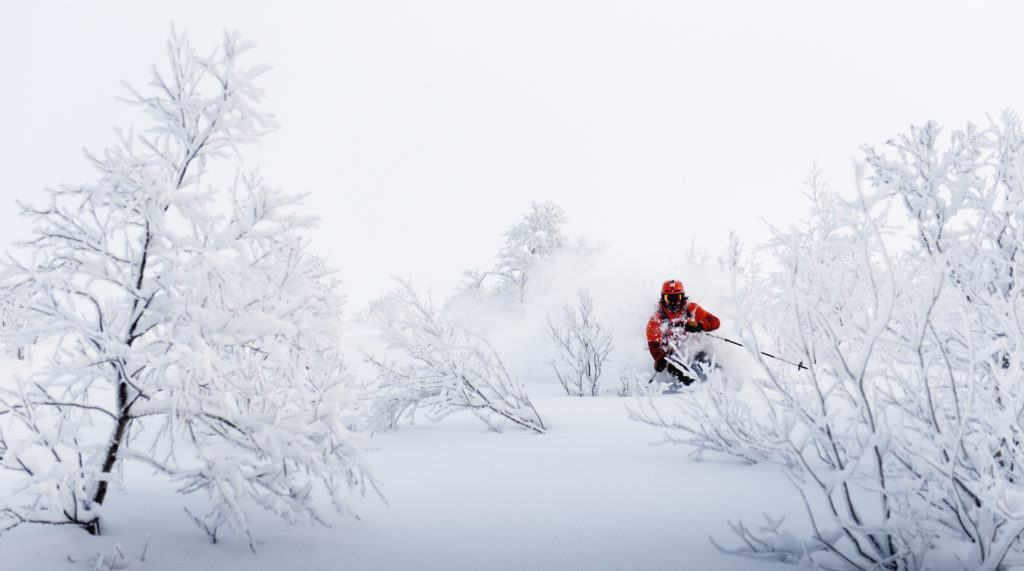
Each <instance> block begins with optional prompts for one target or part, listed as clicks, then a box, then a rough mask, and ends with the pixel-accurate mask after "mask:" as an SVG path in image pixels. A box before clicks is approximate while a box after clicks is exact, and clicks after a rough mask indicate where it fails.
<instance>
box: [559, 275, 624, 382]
mask: <svg viewBox="0 0 1024 571" xmlns="http://www.w3.org/2000/svg"><path fill="white" fill-rule="evenodd" d="M548 336H549V337H550V338H551V340H552V341H554V342H555V345H556V346H557V347H558V354H557V355H556V356H555V357H554V358H553V359H552V360H551V361H550V362H551V366H552V368H553V369H554V370H555V375H556V376H557V377H558V381H559V382H560V383H561V384H562V388H563V389H565V392H566V394H568V395H569V396H586V395H590V396H597V394H598V384H599V383H600V380H601V370H602V368H603V366H604V362H605V360H606V359H607V358H608V353H610V352H611V350H612V336H611V332H609V331H607V330H606V329H604V328H603V327H602V326H601V324H600V323H599V322H598V321H597V317H596V316H595V315H594V298H593V297H591V295H590V292H589V291H588V290H586V289H580V290H579V291H577V292H576V305H575V306H573V305H566V306H565V307H563V308H562V315H561V319H560V320H558V321H555V320H554V319H552V317H551V316H550V315H548Z"/></svg>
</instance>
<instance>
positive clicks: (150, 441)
mask: <svg viewBox="0 0 1024 571" xmlns="http://www.w3.org/2000/svg"><path fill="white" fill-rule="evenodd" d="M246 49H247V44H245V43H243V42H241V41H240V40H239V39H238V38H237V37H236V36H235V35H226V36H225V39H224V42H223V45H222V46H221V47H220V49H218V50H216V51H215V52H214V53H213V54H212V55H210V56H209V57H202V56H200V55H199V54H197V53H196V52H195V50H194V49H193V48H192V46H191V45H190V43H189V42H188V39H187V38H186V37H185V36H178V35H176V34H174V35H173V36H172V39H171V41H170V42H169V55H170V70H169V72H168V73H166V74H164V73H160V72H159V71H157V70H156V69H154V72H153V77H152V80H151V82H150V87H151V90H150V93H149V94H143V93H140V92H137V91H134V90H133V91H132V94H133V100H132V103H133V104H134V105H136V106H138V107H139V108H140V109H141V110H142V111H143V112H144V113H145V114H146V116H147V117H148V118H149V119H150V121H151V122H152V127H151V128H150V129H148V130H146V131H145V134H141V135H137V136H132V135H131V134H127V133H124V134H122V139H121V141H120V144H119V145H118V146H115V147H112V148H109V149H107V150H106V151H105V152H104V153H102V154H101V155H90V159H91V160H92V163H93V164H94V166H95V167H96V169H97V170H98V172H99V178H98V179H97V180H96V181H94V182H92V183H89V184H85V185H81V186H74V187H66V188H61V189H59V190H53V191H51V192H50V200H49V204H47V205H45V206H42V207H39V208H31V207H25V214H26V215H27V216H29V217H30V218H32V219H33V221H34V235H33V238H32V239H31V241H29V242H27V243H26V249H27V254H26V255H25V256H23V258H24V259H23V260H22V261H19V262H11V263H9V264H7V266H6V267H5V268H4V273H3V280H4V281H3V288H4V289H3V291H4V293H5V295H6V297H7V298H8V300H9V301H10V307H13V308H16V309H18V310H19V311H20V312H22V315H21V317H22V318H23V319H24V323H26V324H27V325H26V326H25V327H24V328H23V329H22V330H20V331H17V332H15V333H16V334H17V335H18V336H19V337H21V338H24V339H32V338H36V337H38V338H39V339H40V341H39V343H38V345H37V347H46V348H47V349H48V350H49V351H50V353H51V354H50V355H48V357H49V359H47V361H46V362H45V363H35V364H34V367H33V371H32V372H31V374H29V375H28V376H26V377H24V378H22V379H20V380H19V382H18V383H16V384H15V385H14V386H5V387H4V388H3V390H2V391H0V458H2V459H0V466H2V467H3V468H4V469H7V470H11V471H14V472H16V473H18V474H20V476H21V478H20V480H18V482H17V484H16V491H15V492H14V493H13V494H12V495H10V496H5V497H3V498H2V501H3V505H2V506H0V528H3V527H10V526H13V525H18V524H21V523H46V524H73V525H79V526H82V527H84V528H86V529H87V530H88V531H90V532H92V533H99V532H100V522H101V516H102V513H103V512H102V510H101V507H102V505H103V503H104V500H105V498H106V495H107V493H108V491H110V490H111V489H114V488H115V487H116V486H117V485H118V484H119V481H120V478H121V477H122V474H123V471H122V470H121V469H120V468H121V466H122V464H124V463H125V462H127V461H133V462H139V463H142V464H144V465H147V466H149V467H151V468H153V469H154V470H155V472H156V473H158V474H160V475H162V476H163V477H166V478H167V479H169V480H170V481H172V482H174V483H176V484H177V486H178V488H179V490H180V491H181V492H182V493H185V494H190V493H195V492H198V493H203V494H206V495H207V496H208V498H209V500H210V503H209V511H208V513H206V514H203V515H200V516H196V519H197V521H199V522H200V524H201V525H202V526H203V528H204V529H206V530H207V532H208V533H210V535H211V537H215V536H216V531H217V530H218V529H220V528H228V529H231V530H233V531H235V532H238V533H240V534H243V535H248V533H249V524H248V517H247V516H246V512H247V510H248V509H250V507H252V506H260V507H262V508H265V509H266V510H269V511H271V512H273V513H275V514H278V515H280V516H281V517H283V518H285V519H287V520H289V521H298V520H310V521H318V520H320V519H321V515H320V513H319V512H320V510H319V509H318V506H319V505H321V504H322V503H323V502H321V501H319V500H318V498H317V496H318V493H322V494H326V497H327V498H329V500H330V502H331V503H332V505H333V506H334V507H335V508H336V509H337V510H338V511H339V512H342V513H346V512H347V511H348V510H347V508H346V505H345V498H344V493H345V492H346V491H347V490H348V489H350V488H361V487H362V486H363V485H364V484H365V483H366V482H367V481H371V482H372V479H370V478H369V477H368V475H367V474H368V473H367V470H366V466H365V465H364V462H363V460H362V456H361V455H360V452H359V449H358V442H359V438H357V437H356V435H355V434H354V433H353V428H356V427H357V426H358V425H359V424H360V422H362V421H361V420H360V414H361V413H360V412H359V410H358V407H357V403H356V399H357V396H358V395H357V394H356V393H355V392H354V391H353V390H352V389H350V388H349V387H348V386H347V383H348V378H347V376H346V375H345V373H344V367H343V362H342V360H341V356H340V354H339V353H338V351H337V350H336V345H335V343H336V338H337V335H336V332H335V331H336V324H337V319H338V315H339V311H340V296H339V294H338V293H337V291H336V289H335V285H334V279H333V277H332V274H331V272H330V271H329V270H328V269H327V268H326V267H325V264H324V262H323V260H321V259H319V258H317V257H316V256H314V255H313V254H311V253H310V252H308V251H307V249H306V245H305V244H306V242H305V241H304V239H303V238H302V233H303V231H304V230H305V229H306V228H307V227H308V226H309V225H310V220H309V219H307V218H303V217H299V216H297V215H296V214H295V210H296V209H297V208H298V205H299V201H298V199H297V198H295V197H291V196H287V195H285V194H283V193H281V192H280V191H277V190H275V189H272V188H269V187H267V186H266V185H265V184H263V182H262V181H261V180H260V179H259V178H258V177H257V176H255V175H251V174H239V175H237V177H236V179H235V182H234V184H233V185H228V186H218V185H217V184H216V183H215V181H216V179H215V178H211V177H212V176H213V175H212V173H211V171H209V170H208V167H209V166H210V165H212V164H222V165H224V164H226V163H232V164H231V166H232V167H233V168H239V167H240V166H241V163H240V156H239V155H238V152H239V150H240V148H241V147H242V145H243V144H245V143H251V142H254V141H256V140H258V139H259V137H260V136H261V135H263V134H264V133H265V132H266V131H267V130H268V129H269V128H271V127H272V126H273V122H272V120H271V118H270V117H269V116H268V115H266V114H264V113H262V112H260V111H258V110H257V109H256V107H255V105H256V103H258V102H259V100H260V99H261V98H262V94H261V92H260V90H259V89H258V88H257V87H256V85H255V83H254V80H255V79H256V78H257V77H258V76H259V75H260V73H261V72H262V68H259V67H257V68H248V67H243V66H242V65H240V62H239V56H240V55H241V54H242V53H243V52H245V51H246ZM227 159H236V160H235V161H228V160H227ZM218 160H220V163H218ZM36 353H42V349H38V350H37V351H36ZM36 356H37V357H41V356H42V355H36ZM318 490H319V492H318Z"/></svg>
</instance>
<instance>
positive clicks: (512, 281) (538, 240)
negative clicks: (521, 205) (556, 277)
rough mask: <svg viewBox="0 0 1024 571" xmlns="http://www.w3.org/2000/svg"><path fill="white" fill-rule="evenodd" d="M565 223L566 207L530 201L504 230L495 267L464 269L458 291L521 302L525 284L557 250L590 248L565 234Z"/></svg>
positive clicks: (560, 251) (524, 292) (586, 251)
mask: <svg viewBox="0 0 1024 571" xmlns="http://www.w3.org/2000/svg"><path fill="white" fill-rule="evenodd" d="M565 223H566V216H565V211H564V210H562V207H560V206H558V205H557V204H554V203H551V202H544V203H536V202H534V203H531V204H530V211H529V212H527V213H526V214H523V215H522V216H521V217H520V219H519V220H517V221H516V222H515V223H514V224H513V225H512V226H511V227H510V228H509V229H508V230H507V231H506V232H505V234H504V243H503V244H502V247H501V250H500V251H499V252H498V261H497V263H496V264H495V266H494V268H493V269H491V270H488V271H485V272H479V271H467V272H465V276H464V280H463V284H462V291H461V292H460V295H467V294H468V295H472V296H479V295H480V294H481V292H488V293H490V294H492V295H496V296H499V297H502V298H507V299H512V300H514V301H516V302H518V303H520V304H521V303H522V302H523V301H524V300H525V297H526V288H527V284H528V283H529V282H530V278H531V277H532V276H533V274H534V272H535V271H536V270H537V268H538V267H539V266H540V265H541V264H543V263H545V262H547V261H549V260H551V259H552V258H553V257H555V256H556V255H559V254H565V253H568V252H575V253H581V254H587V253H589V252H590V250H591V248H590V247H589V246H588V245H587V244H586V243H585V242H583V241H582V240H578V239H577V240H572V239H570V238H568V237H567V236H566V235H565V232H564V231H563V230H562V227H563V226H564V225H565ZM457 297H458V296H457Z"/></svg>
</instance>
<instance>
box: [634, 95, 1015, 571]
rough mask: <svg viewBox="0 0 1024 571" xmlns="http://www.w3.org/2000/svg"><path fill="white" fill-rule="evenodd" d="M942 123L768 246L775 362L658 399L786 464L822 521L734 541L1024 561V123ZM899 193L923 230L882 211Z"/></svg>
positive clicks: (817, 558)
mask: <svg viewBox="0 0 1024 571" xmlns="http://www.w3.org/2000/svg"><path fill="white" fill-rule="evenodd" d="M940 133H941V130H940V129H939V128H938V126H936V125H934V124H928V125H926V126H924V127H923V128H914V129H911V131H910V133H909V134H907V135H904V136H901V137H898V138H896V139H894V140H892V141H890V142H889V143H888V145H887V147H888V151H878V150H876V149H874V148H872V147H867V148H866V149H865V151H866V154H867V159H868V165H869V166H870V168H871V173H870V174H871V176H870V178H869V180H870V182H871V189H870V191H862V192H860V193H859V194H858V196H857V197H856V198H855V199H853V200H851V201H844V200H842V199H840V198H839V197H837V196H836V195H835V194H834V193H832V192H829V191H828V190H827V189H826V188H825V187H824V186H823V185H822V184H820V181H817V179H812V180H816V181H817V182H815V183H814V185H813V188H812V193H811V196H812V199H813V204H814V212H813V214H812V216H811V218H810V220H809V221H808V223H807V224H806V225H804V226H802V227H798V228H794V229H792V230H790V231H786V232H781V231H780V232H777V233H776V234H775V236H774V238H773V239H772V241H771V242H770V243H769V244H768V245H767V247H768V249H769V251H770V252H771V253H772V254H773V255H774V261H775V267H776V268H777V269H776V270H774V271H773V272H771V273H770V274H768V275H767V276H766V277H765V282H764V283H763V285H762V286H761V287H759V288H749V289H748V295H750V294H753V293H755V292H761V295H759V296H757V297H754V296H753V295H751V297H750V298H749V299H748V306H747V311H746V315H747V319H748V326H747V327H746V331H745V334H744V340H745V342H746V344H747V345H748V347H749V348H750V349H751V353H752V356H754V357H758V349H759V347H758V344H757V341H758V340H760V339H765V338H771V339H775V340H777V342H778V343H779V345H780V347H779V349H780V351H781V353H782V354H786V355H791V356H793V357H795V358H796V359H799V360H802V361H803V362H804V363H807V364H809V365H810V368H809V370H807V371H798V370H796V369H794V368H792V367H788V366H782V365H778V364H775V363H771V362H762V366H763V375H761V376H760V377H759V378H755V379H752V380H750V381H749V382H746V383H742V384H740V383H735V384H730V383H723V384H721V385H718V386H710V384H709V386H708V387H707V388H706V389H703V393H701V394H700V395H699V397H698V398H695V399H694V400H693V401H690V402H687V403H684V406H683V408H682V409H680V411H679V414H678V416H676V417H675V418H670V417H668V416H666V415H665V414H664V413H663V411H657V412H652V411H651V410H648V411H646V413H645V414H643V415H642V416H643V417H644V419H645V420H647V421H648V422H653V423H655V424H660V425H662V426H667V427H671V428H674V429H676V432H677V433H678V434H680V436H679V437H678V438H679V439H680V440H685V441H687V442H690V443H691V444H694V445H696V446H697V447H698V450H702V449H703V450H717V451H723V452H727V453H730V454H734V455H738V456H741V457H744V458H746V459H748V460H750V461H755V462H761V461H773V462H778V463H779V464H780V465H781V466H783V467H784V469H785V470H786V472H787V475H788V476H789V477H790V479H791V481H793V482H794V483H795V484H796V485H797V487H798V489H799V490H800V492H801V493H802V494H803V497H804V498H805V500H806V508H807V510H806V512H807V514H808V516H809V519H810V524H811V530H812V534H811V536H810V537H807V538H804V539H802V540H798V539H797V538H796V537H795V536H793V535H792V534H790V533H788V532H787V530H786V529H785V528H784V526H783V525H782V522H781V521H776V520H769V525H768V526H765V527H762V528H761V530H760V531H757V530H754V529H752V528H750V527H748V526H746V525H745V524H742V523H740V524H737V525H736V526H735V529H736V531H737V533H738V534H739V535H740V537H741V538H742V540H743V546H742V547H741V548H739V549H738V551H739V552H742V553H746V554H749V555H754V556H757V557H778V558H780V559H785V560H790V561H803V562H805V563H812V564H815V565H821V566H832V567H849V568H860V569H880V568H884V569H920V568H935V567H942V568H953V567H962V568H965V569H997V568H1004V567H1009V566H1013V565H1020V564H1021V563H1022V562H1024V510H1022V509H1021V507H1020V502H1019V498H1020V497H1022V492H1024V473H1022V469H1021V467H1022V462H1024V439H1022V436H1021V434H1022V429H1021V426H1022V421H1024V359H1021V356H1020V355H1021V347H1022V343H1024V320H1022V319H1021V317H1020V315H1021V312H1020V308H1021V307H1022V303H1024V294H1022V288H1021V286H1022V285H1024V284H1022V283H1021V271H1020V270H1021V265H1020V264H1021V260H1020V256H1019V251H1020V248H1021V245H1022V244H1024V241H1022V239H1024V235H1021V232H1022V231H1024V210H1022V209H1021V206H1020V205H1021V204H1024V186H1022V184H1021V181H1022V180H1024V178H1022V176H1021V174H1022V171H1021V167H1022V166H1024V136H1022V130H1021V126H1020V121H1019V120H1018V118H1017V117H1016V116H1014V115H1012V114H1009V113H1007V114H1004V116H1003V117H1002V120H1001V122H999V123H995V122H994V123H993V124H992V125H991V126H990V127H988V128H986V129H979V128H976V127H973V126H969V127H968V128H967V129H965V130H963V131H957V132H954V133H952V134H951V136H950V137H949V143H948V144H946V145H943V144H942V142H941V140H940V138H939V135H940ZM900 205H902V206H904V207H905V208H906V212H907V213H908V214H909V215H910V216H909V218H910V221H911V225H912V228H913V233H912V234H913V235H912V236H911V238H913V240H907V239H906V238H907V236H906V233H905V232H900V228H901V225H900V224H896V223H892V224H890V223H889V222H888V220H890V219H892V218H893V217H895V214H896V212H895V210H896V209H898V208H899V207H900Z"/></svg>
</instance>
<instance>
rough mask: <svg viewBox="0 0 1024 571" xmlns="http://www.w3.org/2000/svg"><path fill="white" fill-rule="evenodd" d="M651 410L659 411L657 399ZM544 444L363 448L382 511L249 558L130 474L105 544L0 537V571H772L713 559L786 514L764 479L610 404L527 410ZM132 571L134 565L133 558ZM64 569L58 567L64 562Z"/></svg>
mask: <svg viewBox="0 0 1024 571" xmlns="http://www.w3.org/2000/svg"><path fill="white" fill-rule="evenodd" d="M675 398H687V397H686V395H680V396H672V397H670V396H663V397H656V400H657V403H658V406H665V407H668V408H667V410H668V409H670V407H671V400H672V399H675ZM535 401H536V405H537V407H538V409H539V411H540V412H541V414H542V415H543V416H544V418H545V420H546V422H547V423H548V427H549V431H548V433H547V434H544V435H536V434H532V433H528V432H526V431H517V430H510V431H508V432H505V433H501V434H497V433H488V432H483V431H482V424H481V423H480V422H479V421H478V420H476V419H475V418H472V417H470V416H468V415H466V416H458V415H457V416H453V417H450V418H449V419H447V420H445V421H444V422H442V423H440V424H436V425H435V424H430V423H420V424H417V425H414V426H411V427H410V426H407V427H403V428H401V429H399V430H397V431H394V432H389V433H383V434H378V435H376V436H374V437H373V438H372V441H371V443H372V445H373V446H374V447H376V449H375V450H372V451H370V452H368V456H369V460H370V463H371V465H372V466H373V468H374V470H375V471H376V473H377V475H378V477H379V478H380V480H381V481H382V482H383V485H384V493H385V495H386V499H387V501H388V504H389V505H386V504H385V503H384V502H382V501H380V500H379V499H377V498H376V497H373V496H367V497H366V498H365V499H362V500H358V501H356V502H355V505H356V509H357V510H358V512H359V515H360V517H361V519H360V520H358V521H357V520H354V519H342V518H340V517H336V518H334V519H333V520H332V521H333V527H331V528H324V527H308V526H305V525H298V526H289V525H287V524H285V523H283V522H280V521H278V520H276V519H274V518H272V517H270V516H267V515H263V514H257V515H256V516H255V517H254V519H255V520H256V525H255V533H256V535H257V538H258V539H259V540H260V541H261V544H260V545H258V546H257V551H256V552H255V553H254V552H252V551H251V550H250V549H249V547H248V544H247V542H246V541H244V540H242V539H238V538H233V537H225V538H224V539H223V540H222V541H221V542H220V543H219V544H217V545H212V544H210V542H209V541H208V540H207V539H206V537H205V535H203V534H202V532H201V531H200V530H199V529H198V528H196V527H195V526H194V525H193V524H192V523H191V522H190V521H189V520H188V518H187V516H186V515H185V514H184V513H183V512H182V510H181V504H182V499H181V498H180V497H178V496H176V495H174V494H173V492H172V491H171V490H167V489H162V488H161V487H160V486H159V485H157V484H156V483H154V481H153V480H152V479H151V478H146V477H145V473H144V471H142V470H137V469H131V470H130V471H129V473H128V474H127V481H128V490H126V491H125V492H119V493H117V494H115V495H113V496H112V497H111V498H110V505H109V508H108V511H107V512H106V513H107V527H106V529H105V535H104V536H102V537H99V538H94V537H90V536H88V535H86V534H85V533H84V532H82V531H80V530H78V529H72V528H52V527H45V528H44V527H23V528H19V529H16V530H14V531H12V532H9V533H7V534H6V535H4V536H2V537H0V554H2V562H0V568H2V569H5V570H6V569H11V570H20V569H91V568H94V567H95V566H96V563H97V560H98V556H99V557H104V558H108V560H109V558H110V557H112V556H116V554H117V546H119V547H120V550H121V552H123V554H124V556H125V560H126V565H127V568H131V569H186V568H188V569H225V570H229V569H239V570H241V569H750V568H758V569H773V568H778V569H782V568H786V567H788V566H785V565H783V564H781V563H775V562H764V561H752V560H749V559H745V558H740V557H736V556H732V555H728V554H725V553H722V552H720V551H718V550H717V549H715V547H714V546H713V545H712V544H711V542H710V540H709V537H713V538H715V539H716V540H718V541H719V542H720V543H724V544H726V545H728V544H732V543H733V536H732V534H731V532H730V531H729V529H728V524H727V521H730V520H736V519H744V520H745V521H747V522H748V523H751V524H755V525H756V524H757V523H758V522H759V521H760V520H761V514H762V513H766V512H767V513H769V514H772V515H779V514H785V513H787V512H792V511H793V509H795V508H796V507H797V506H799V500H798V498H797V497H795V495H793V492H792V491H791V490H790V489H789V488H788V485H787V483H786V482H785V480H784V479H783V477H782V476H781V475H780V474H778V473H775V472H773V471H772V469H771V468H769V467H766V466H749V465H743V464H738V463H736V462H733V461H730V460H724V459H723V460H717V461H716V460H711V461H708V460H705V461H703V462H696V461H694V460H691V459H689V458H688V457H687V450H686V449H685V447H682V446H678V445H662V446H656V445H654V443H655V442H657V441H659V440H660V439H661V434H660V433H659V431H658V430H657V429H655V428H653V427H649V426H647V425H643V424H640V423H637V422H635V421H632V420H629V419H628V418H627V407H629V406H631V403H632V402H633V400H632V399H631V398H623V397H613V396H606V397H597V398H570V397H564V396H562V397H559V396H546V397H539V398H536V399H535ZM143 558H144V560H143ZM72 562H74V563H72Z"/></svg>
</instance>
